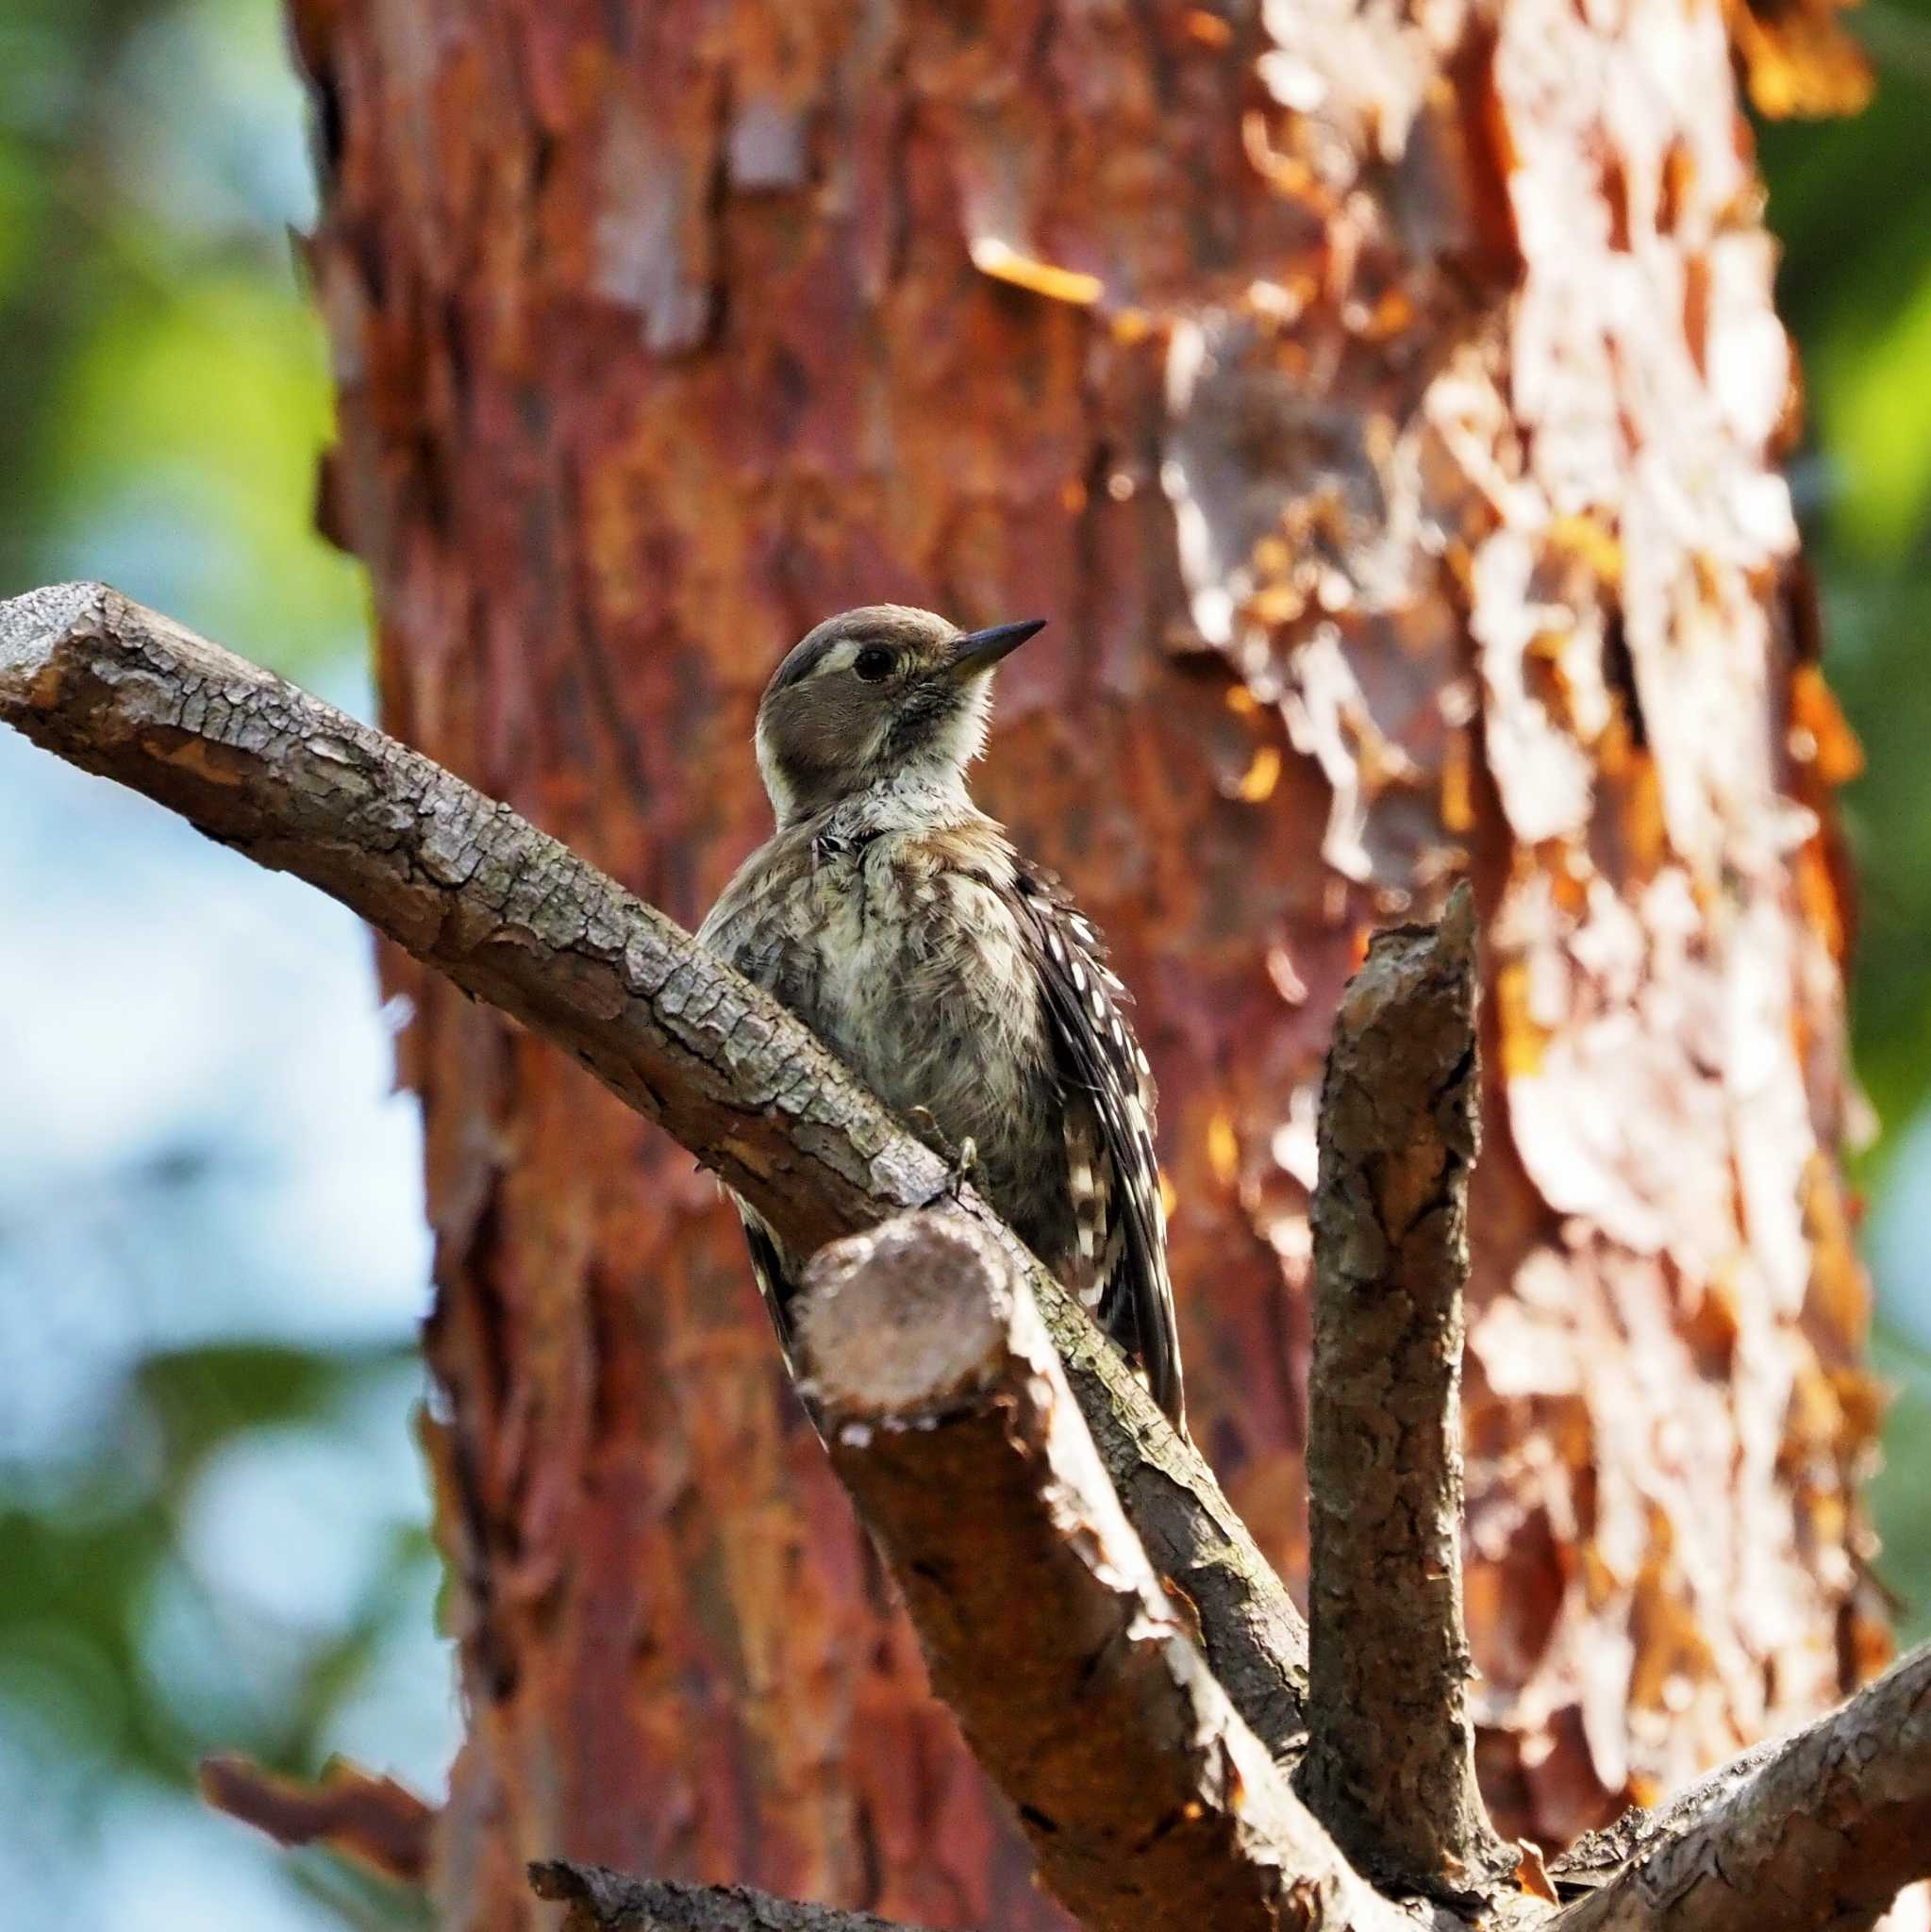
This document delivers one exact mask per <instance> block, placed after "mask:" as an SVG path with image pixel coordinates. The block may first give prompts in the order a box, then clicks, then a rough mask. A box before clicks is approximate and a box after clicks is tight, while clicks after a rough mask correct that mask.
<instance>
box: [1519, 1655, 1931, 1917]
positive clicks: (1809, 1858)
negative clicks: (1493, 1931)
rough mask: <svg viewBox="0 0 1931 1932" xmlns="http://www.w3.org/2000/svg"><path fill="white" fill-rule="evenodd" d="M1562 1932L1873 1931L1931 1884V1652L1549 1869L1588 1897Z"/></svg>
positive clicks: (1895, 1668)
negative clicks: (1594, 1886) (1919, 1882)
mask: <svg viewBox="0 0 1931 1932" xmlns="http://www.w3.org/2000/svg"><path fill="white" fill-rule="evenodd" d="M1612 1860H1613V1861H1615V1863H1616V1864H1617V1865H1618V1866H1620V1869H1619V1870H1617V1871H1616V1873H1615V1875H1613V1876H1611V1877H1609V1878H1608V1880H1607V1882H1606V1883H1605V1884H1604V1885H1603V1886H1602V1887H1601V1889H1600V1890H1594V1891H1591V1892H1590V1894H1589V1895H1588V1896H1587V1897H1585V1898H1583V1899H1581V1900H1579V1901H1578V1902H1577V1903H1576V1904H1574V1905H1573V1906H1571V1907H1569V1908H1568V1910H1567V1911H1565V1912H1564V1913H1563V1914H1562V1915H1561V1917H1560V1919H1559V1920H1558V1921H1557V1922H1556V1924H1557V1926H1558V1928H1559V1932H1811V1928H1813V1927H1815V1928H1843V1927H1850V1926H1856V1925H1866V1924H1870V1923H1871V1922H1872V1920H1873V1918H1874V1917H1875V1916H1876V1915H1877V1914H1878V1913H1879V1912H1881V1911H1882V1910H1883V1909H1884V1908H1885V1907H1887V1906H1888V1905H1889V1903H1890V1901H1891V1900H1892V1899H1893V1898H1894V1897H1895V1896H1896V1895H1897V1893H1898V1892H1899V1891H1900V1890H1903V1888H1904V1887H1905V1886H1906V1885H1908V1884H1910V1883H1911V1882H1912V1881H1913V1880H1915V1879H1919V1878H1927V1877H1931V1645H1926V1646H1924V1647H1923V1648H1921V1649H1919V1650H1916V1651H1913V1652H1912V1653H1911V1655H1910V1656H1908V1657H1906V1658H1904V1659H1903V1661H1901V1662H1900V1663H1897V1664H1895V1665H1893V1666H1892V1667H1891V1669H1890V1670H1889V1671H1888V1672H1887V1673H1886V1674H1884V1675H1883V1676H1882V1677H1880V1678H1878V1680H1877V1681H1876V1682H1875V1683H1874V1684H1869V1685H1866V1687H1865V1688H1864V1689H1863V1690H1862V1691H1858V1692H1857V1694H1856V1696H1855V1697H1853V1698H1852V1699H1851V1700H1850V1702H1849V1703H1848V1704H1843V1705H1840V1706H1839V1707H1838V1708H1837V1709H1836V1710H1834V1711H1832V1712H1831V1713H1830V1715H1829V1716H1827V1717H1823V1718H1820V1719H1818V1721H1817V1722H1816V1723H1815V1724H1809V1725H1806V1727H1805V1728H1804V1729H1803V1730H1801V1731H1798V1732H1796V1733H1795V1734H1794V1735H1793V1736H1791V1737H1790V1738H1786V1739H1782V1740H1777V1741H1775V1742H1773V1743H1770V1744H1760V1745H1758V1746H1757V1747H1756V1749H1755V1750H1753V1751H1749V1752H1746V1753H1745V1754H1744V1755H1743V1756H1742V1757H1740V1758H1738V1759H1737V1760H1736V1761H1735V1762H1734V1763H1732V1764H1729V1765H1726V1766H1724V1768H1723V1770H1722V1771H1720V1772H1718V1773H1716V1774H1714V1775H1713V1776H1711V1777H1708V1778H1706V1779H1705V1780H1704V1781H1703V1782H1702V1783H1701V1784H1698V1785H1695V1786H1692V1787H1691V1788H1690V1790H1688V1791H1686V1792H1684V1793H1683V1794H1682V1796H1680V1797H1678V1798H1675V1799H1673V1800H1672V1801H1671V1803H1670V1804H1669V1805H1668V1806H1666V1807H1661V1808H1659V1809H1658V1810H1656V1811H1655V1812H1650V1813H1643V1812H1635V1813H1632V1814H1631V1815H1630V1816H1629V1817H1628V1818H1625V1819H1624V1820H1623V1822H1622V1823H1621V1824H1617V1825H1614V1826H1612V1827H1611V1828H1610V1829H1609V1830H1608V1831H1606V1832H1595V1833H1591V1834H1590V1837H1589V1838H1587V1839H1585V1840H1582V1841H1581V1842H1580V1843H1579V1844H1578V1845H1577V1846H1576V1847H1575V1848H1574V1850H1573V1852H1572V1853H1571V1855H1570V1856H1569V1857H1566V1858H1564V1859H1562V1860H1560V1861H1558V1863H1557V1864H1556V1867H1555V1873H1556V1879H1557V1882H1558V1883H1560V1882H1561V1881H1563V1880H1565V1879H1568V1880H1570V1881H1572V1882H1574V1881H1577V1880H1580V1881H1581V1882H1584V1883H1588V1882H1590V1879H1591V1877H1592V1875H1593V1874H1597V1873H1598V1872H1600V1870H1601V1869H1602V1868H1603V1867H1604V1866H1605V1865H1606V1864H1608V1863H1609V1862H1610V1861H1612Z"/></svg>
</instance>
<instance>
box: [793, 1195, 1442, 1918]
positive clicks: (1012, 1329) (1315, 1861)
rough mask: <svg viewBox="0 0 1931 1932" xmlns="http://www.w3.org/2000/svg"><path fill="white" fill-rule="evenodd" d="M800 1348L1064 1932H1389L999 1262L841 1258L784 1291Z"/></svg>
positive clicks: (991, 1245)
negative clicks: (1113, 1474) (1134, 1509)
mask: <svg viewBox="0 0 1931 1932" xmlns="http://www.w3.org/2000/svg"><path fill="white" fill-rule="evenodd" d="M799 1340H800V1349H801V1356H802V1360H803V1363H804V1367H805V1371H806V1374H807V1391H808V1393H809V1394H810V1396H811V1398H812V1400H813V1402H814V1403H815V1405H816V1407H817V1410H818V1413H819V1416H820V1422H821V1427H822V1428H823V1430H824V1436H825V1440H826V1442H827V1445H828V1446H829V1448H830V1451H831V1457H832V1460H833V1462H834V1463H835V1464H836V1466H837V1468H838V1472H839V1474H840V1475H841V1477H842V1478H843V1480H844V1483H845V1487H846V1488H847V1489H848V1490H849V1491H851V1492H852V1495H853V1497H854V1499H855V1500H856V1501H857V1505H858V1508H859V1513H860V1514H861V1515H862V1516H863V1517H864V1519H865V1521H866V1523H867V1524H869V1526H870V1527H871V1529H872V1531H873V1534H874V1538H875V1540H876V1541H877V1542H878V1544H879V1546H880V1548H881V1549H882V1550H883V1552H884V1553H885V1556H886V1557H887V1560H888V1561H889V1563H890V1564H891V1572H892V1574H893V1576H894V1578H895V1579H896V1581H897V1583H898V1586H899V1590H900V1591H901V1593H902V1594H903V1596H904V1598H905V1601H906V1605H907V1609H908V1610H909V1611H910V1613H911V1618H912V1622H913V1624H914V1625H915V1626H916V1627H917V1629H918V1632H919V1636H920V1639H921V1641H922V1642H923V1644H924V1652H925V1660H926V1664H927V1666H928V1668H929V1670H930V1672H931V1675H932V1683H933V1688H934V1689H935V1690H936V1691H938V1692H939V1694H940V1696H941V1697H942V1698H943V1699H944V1700H945V1702H946V1704H947V1705H948V1706H949V1707H951V1709H952V1711H953V1712H954V1714H955V1715H956V1716H957V1719H958V1721H959V1724H960V1725H961V1727H962V1728H963V1729H964V1731H965V1734H966V1738H967V1740H968V1741H969V1742H970V1743H971V1744H972V1747H973V1751H974V1756H975V1757H977V1758H978V1759H979V1761H980V1763H981V1764H983V1765H984V1766H985V1767H986V1769H987V1770H988V1771H989V1772H990V1774H991V1775H992V1778H993V1780H994V1781H995V1782H996V1783H997V1784H998V1785H999V1787H1000V1789H1001V1790H1004V1791H1005V1792H1006V1794H1007V1797H1008V1798H1009V1799H1010V1800H1011V1801H1012V1803H1013V1805H1014V1807H1016V1809H1017V1810H1018V1812H1019V1816H1020V1819H1021V1822H1022V1823H1023V1824H1024V1827H1025V1830H1026V1833H1027V1836H1028V1837H1029V1839H1030V1840H1031V1842H1032V1847H1033V1851H1034V1854H1035V1856H1036V1857H1037V1858H1038V1860H1039V1866H1040V1875H1041V1876H1042V1877H1043V1878H1044V1880H1045V1882H1046V1884H1047V1886H1048V1887H1049V1888H1050V1889H1051V1890H1052V1891H1053V1892H1054V1893H1055V1894H1056V1895H1057V1897H1058V1899H1059V1901H1060V1903H1061V1904H1062V1905H1064V1906H1065V1907H1067V1909H1068V1910H1069V1911H1071V1912H1072V1913H1073V1914H1074V1916H1075V1917H1076V1918H1077V1919H1078V1920H1079V1921H1080V1923H1081V1924H1084V1925H1087V1926H1090V1927H1092V1928H1094V1932H1200V1928H1201V1927H1202V1926H1209V1925H1210V1926H1213V1927H1216V1928H1218V1932H1243V1928H1247V1932H1274V1928H1277V1927H1280V1926H1283V1925H1290V1924H1306V1925H1318V1926H1330V1927H1340V1926H1352V1927H1357V1928H1361V1932H1368V1928H1371V1927H1382V1928H1387V1932H1393V1928H1395V1927H1397V1926H1400V1925H1403V1924H1406V1923H1407V1922H1406V1920H1405V1919H1404V1918H1403V1916H1402V1914H1401V1913H1399V1912H1398V1911H1397V1910H1396V1909H1395V1908H1394V1907H1392V1906H1390V1904H1389V1903H1388V1902H1387V1901H1385V1900H1383V1899H1381V1898H1379V1897H1377V1896H1376V1895H1375V1894H1374V1893H1373V1891H1372V1890H1370V1889H1369V1888H1368V1887H1367V1886H1366V1885H1365V1884H1364V1883H1363V1882H1362V1880H1361V1879H1360V1878H1359V1877H1358V1876H1357V1874H1356V1873H1355V1872H1354V1871H1353V1869H1352V1868H1351V1867H1350V1866H1349V1865H1348V1863H1347V1861H1346V1860H1345V1859H1344V1858H1343V1857H1341V1855H1340V1852H1339V1851H1338V1850H1337V1849H1336V1847H1335V1845H1334V1843H1333V1841H1332V1840H1330V1839H1329V1838H1328V1836H1327V1834H1326V1833H1325V1832H1324V1831H1323V1829H1322V1828H1321V1826H1320V1825H1319V1824H1317V1823H1316V1822H1315V1820H1314V1819H1313V1817H1312V1816H1311V1815H1310V1814H1309V1813H1308V1812H1307V1810H1306V1809H1305V1808H1304V1807H1302V1805H1301V1803H1300V1802H1299V1800H1298V1799H1296V1798H1295V1796H1294V1795H1293V1792H1292V1790H1291V1789H1290V1785H1289V1782H1288V1779H1287V1778H1286V1777H1285V1776H1284V1775H1283V1774H1282V1773H1281V1772H1280V1771H1279V1770H1278V1769H1277V1768H1276V1766H1275V1765H1274V1764H1273V1762H1272V1760H1271V1759H1270V1757H1269V1756H1268V1754H1267V1752H1266V1751H1265V1750H1264V1749H1263V1748H1262V1746H1261V1745H1260V1743H1259V1742H1258V1741H1257V1740H1256V1738H1255V1736H1254V1734H1253V1732H1252V1731H1251V1730H1249V1728H1248V1727H1247V1725H1246V1724H1244V1723H1243V1722H1242V1721H1241V1719H1240V1714H1239V1713H1238V1712H1237V1711H1236V1710H1235V1709H1234V1708H1233V1707H1232V1705H1231V1704H1230V1703H1229V1701H1228V1699H1227V1696H1226V1693H1225V1691H1223V1690H1222V1688H1221V1686H1220V1684H1219V1683H1218V1682H1217V1681H1216V1680H1215V1678H1214V1676H1213V1674H1212V1673H1211V1672H1210V1671H1209V1670H1208V1669H1207V1663H1206V1661H1205V1659H1204V1658H1203V1657H1202V1656H1201V1654H1200V1652H1199V1650H1198V1648H1197V1647H1196V1646H1195V1644H1194V1642H1193V1640H1192V1638H1191V1637H1190V1635H1189V1634H1188V1631H1187V1629H1186V1628H1185V1625H1184V1623H1183V1619H1182V1615H1181V1612H1180V1610H1179V1608H1178V1607H1176V1606H1175V1605H1174V1603H1172V1602H1170V1601H1169V1599H1168V1598H1167V1596H1166V1595H1165V1593H1164V1592H1163V1591H1162V1590H1161V1588H1160V1585H1159V1582H1158V1579H1157V1577H1156V1575H1155V1574H1154V1570H1153V1567H1152V1565H1151V1564H1150V1563H1149V1562H1148V1560H1147V1557H1146V1554H1145V1552H1144V1550H1143V1549H1142V1548H1141V1547H1140V1540H1139V1538H1137V1537H1136V1536H1135V1535H1134V1533H1133V1530H1132V1527H1131V1525H1130V1524H1128V1523H1127V1521H1126V1518H1125V1515H1124V1512H1123V1511H1122V1509H1121V1507H1120V1503H1119V1500H1118V1498H1117V1496H1116V1495H1115V1493H1114V1491H1113V1486H1112V1484H1111V1483H1110V1482H1109V1481H1108V1480H1107V1474H1106V1472H1105V1470H1104V1468H1103V1467H1102V1466H1101V1463H1100V1459H1099V1457H1098V1456H1097V1455H1096V1454H1095V1453H1094V1450H1093V1445H1092V1440H1091V1437H1090V1435H1089V1433H1088V1430H1087V1426H1086V1424H1085V1422H1084V1421H1083V1420H1082V1418H1081V1416H1080V1412H1079V1409H1078V1407H1077V1405H1076V1404H1075V1403H1074V1400H1073V1396H1072V1392H1071V1391H1070V1390H1069V1389H1068V1388H1067V1385H1066V1378H1065V1374H1064V1373H1063V1371H1062V1370H1061V1368H1060V1365H1059V1361H1058V1358H1057V1355H1056V1353H1055V1350H1054V1347H1053V1344H1052V1341H1050V1339H1049V1338H1048V1336H1047V1333H1046V1329H1045V1326H1044V1324H1043V1323H1042V1322H1041V1321H1040V1317H1039V1313H1038V1311H1037V1309H1036V1308H1035V1307H1034V1306H1033V1300H1032V1296H1031V1293H1030V1291H1028V1289H1027V1286H1026V1280H1025V1275H1024V1272H1023V1271H1021V1270H1019V1269H1016V1268H1015V1267H1014V1266H1013V1265H1012V1261H1011V1257H1010V1256H1009V1255H1008V1254H1007V1251H1006V1250H1005V1248H1004V1247H1003V1246H1002V1245H1001V1244H999V1243H997V1242H995V1241H990V1240H989V1239H988V1238H987V1237H986V1235H985V1233H984V1231H983V1230H982V1229H980V1228H977V1227H975V1226H974V1224H971V1223H970V1222H967V1221H963V1220H957V1219H954V1218H953V1217H951V1216H948V1215H938V1214H921V1215H909V1216H905V1217H902V1218H900V1219H899V1220H896V1221H893V1222H890V1223H887V1224H885V1225H884V1226H882V1227H879V1228H876V1229H874V1230H873V1231H872V1232H870V1233H868V1234H863V1235H858V1236H856V1237H854V1238H852V1239H851V1240H848V1241H841V1242H838V1243H836V1244H835V1245H833V1246H831V1247H829V1248H826V1249H824V1251H823V1252H821V1253H820V1255H819V1256H818V1257H817V1258H816V1259H815V1260H814V1261H813V1262H812V1264H811V1266H810V1269H809V1270H808V1271H807V1294H806V1299H805V1305H804V1307H803V1310H802V1317H801V1322H800V1338H799Z"/></svg>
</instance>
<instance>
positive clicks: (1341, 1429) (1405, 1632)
mask: <svg viewBox="0 0 1931 1932" xmlns="http://www.w3.org/2000/svg"><path fill="white" fill-rule="evenodd" d="M1474 933H1475V919H1474V906H1473V899H1472V897H1471V895H1470V892H1469V891H1468V888H1467V887H1466V886H1464V887H1461V888H1459V889H1458V890H1457V892H1456V893H1455V895H1454V897H1453V898H1452V899H1451V900H1450V901H1449V905H1448V910H1447V912H1446V914H1445V915H1444V917H1443V919H1442V921H1441V924H1440V925H1439V926H1404V927H1401V928H1399V929H1397V930H1395V931H1392V932H1388V933H1382V934H1379V935H1377V936H1376V938H1375V940H1374V941H1373V945H1372V947H1371V949H1370V951H1369V955H1368V959H1367V963H1366V964H1365V965H1364V966H1363V967H1362V968H1361V970H1360V972H1359V973H1357V974H1356V975H1355V977H1354V979H1353V980H1352V981H1351V982H1350V983H1349V986H1348V990H1347V992H1346V994H1345V995H1344V996H1343V999H1342V1002H1341V1009H1340V1015H1339V1016H1338V1018H1337V1021H1336V1025H1335V1035H1334V1043H1333V1046H1332V1048H1331V1049H1330V1051H1329V1055H1328V1061H1327V1076H1326V1081H1325V1084H1324V1086H1323V1091H1322V1100H1321V1141H1320V1157H1321V1165H1320V1178H1319V1181H1318V1184H1317V1186H1316V1189H1315V1195H1314V1210H1313V1220H1314V1252H1315V1291H1314V1293H1315V1301H1314V1363H1313V1379H1312V1389H1311V1396H1310V1414H1309V1422H1308V1441H1307V1487H1308V1502H1309V1515H1310V1519H1311V1523H1310V1527H1311V1532H1312V1551H1311V1578H1310V1589H1309V1596H1310V1624H1311V1628H1310V1633H1309V1658H1308V1668H1309V1687H1308V1688H1309V1695H1308V1717H1309V1727H1310V1729H1311V1731H1312V1734H1313V1741H1312V1743H1311V1745H1310V1747H1309V1750H1308V1754H1307V1759H1306V1762H1305V1765H1304V1768H1303V1772H1302V1790H1303V1794H1304V1795H1305V1796H1306V1797H1307V1801H1308V1803H1309V1804H1310V1806H1311V1807H1313V1809H1314V1810H1315V1812H1316V1814H1317V1815H1318V1816H1320V1817H1321V1818H1322V1819H1323V1820H1324V1821H1325V1822H1326V1824H1327V1825H1328V1827H1329V1829H1330V1830H1331V1831H1333V1833H1334V1834H1335V1836H1336V1838H1337V1839H1338V1840H1340V1843H1341V1845H1342V1846H1343V1848H1344V1849H1346V1850H1347V1851H1348V1852H1349V1853H1350V1855H1351V1856H1353V1857H1355V1858H1356V1859H1357V1862H1359V1863H1361V1864H1362V1865H1363V1867H1364V1869H1368V1870H1371V1871H1373V1872H1375V1873H1376V1874H1380V1875H1381V1876H1382V1877H1384V1878H1385V1879H1387V1880H1389V1881H1390V1882H1391V1883H1394V1884H1397V1885H1400V1886H1402V1887H1404V1888H1407V1889H1411V1890H1419V1891H1423V1892H1427V1893H1432V1894H1435V1895H1438V1896H1440V1895H1447V1896H1457V1895H1462V1894H1466V1893H1468V1892H1470V1891H1475V1890H1481V1889H1482V1886H1483V1884H1484V1881H1485V1879H1486V1878H1487V1877H1489V1876H1490V1875H1492V1874H1494V1873H1495V1872H1496V1871H1498V1870H1499V1869H1501V1867H1502V1866H1503V1864H1504V1860H1505V1855H1504V1853H1503V1850H1502V1847H1501V1845H1500V1843H1499V1841H1498V1840H1497V1838H1496V1835H1495V1832H1494V1829H1493V1827H1492V1826H1491V1825H1490V1822H1489V1815H1488V1812H1487V1810H1486V1809H1485V1807H1484V1806H1483V1803H1482V1798H1481V1793H1480V1791H1479V1790H1477V1788H1476V1784H1475V1774H1474V1753H1473V1728H1472V1725H1471V1724H1470V1720H1469V1711H1468V1691H1467V1682H1468V1674H1469V1657H1468V1639H1467V1634H1466V1631H1465V1628H1464V1625H1463V1622H1462V1583H1461V1548H1460V1529H1461V1506H1462V1468H1461V1446H1460V1426H1461V1417H1460V1406H1459V1404H1460V1381H1461V1349H1462V1291H1463V1289H1464V1287H1465V1286H1466V1284H1467V1280H1468V1267H1469V1259H1468V1234H1467V1227H1466V1219H1467V1208H1468V1177H1469V1171H1470V1169H1471V1167H1472V1166H1473V1161H1474V1158H1475V1153H1476V1147H1477V1141H1478V1114H1477V1074H1476V1064H1475V1027H1474V1011H1475V947H1474Z"/></svg>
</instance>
